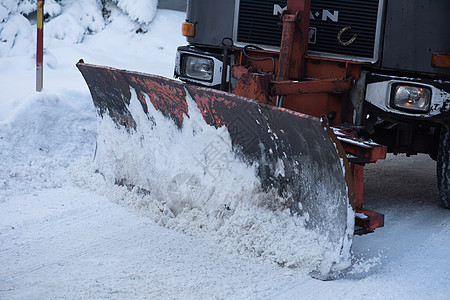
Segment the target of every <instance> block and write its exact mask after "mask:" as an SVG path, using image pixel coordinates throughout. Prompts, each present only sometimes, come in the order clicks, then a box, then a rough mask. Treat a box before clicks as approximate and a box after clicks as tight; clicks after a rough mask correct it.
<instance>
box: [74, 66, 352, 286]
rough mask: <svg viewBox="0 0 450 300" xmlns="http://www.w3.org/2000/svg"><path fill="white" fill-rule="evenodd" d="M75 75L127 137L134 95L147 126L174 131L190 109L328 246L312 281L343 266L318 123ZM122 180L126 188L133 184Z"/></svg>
mask: <svg viewBox="0 0 450 300" xmlns="http://www.w3.org/2000/svg"><path fill="white" fill-rule="evenodd" d="M77 67H78V69H79V70H80V71H81V73H82V75H83V77H84V79H85V80H86V82H87V85H88V87H89V90H90V92H91V95H92V98H93V101H94V104H95V107H96V109H97V114H98V117H99V118H100V119H101V118H104V117H105V116H109V117H110V118H111V119H112V120H113V121H114V123H115V125H116V126H117V128H122V129H125V130H126V131H127V132H130V133H132V132H133V131H135V130H136V126H138V125H137V124H138V122H137V121H136V119H135V116H134V115H133V113H132V111H131V110H130V108H129V106H130V101H131V99H132V96H133V95H135V97H137V99H138V100H139V102H140V105H141V107H142V110H143V111H144V112H145V114H146V115H147V116H148V118H147V120H148V122H150V123H151V122H152V118H153V116H152V115H151V112H152V111H155V110H156V111H158V112H160V113H162V114H163V115H164V116H165V117H166V118H167V119H170V120H173V122H174V123H175V124H176V126H177V127H178V128H179V129H180V130H181V129H182V128H183V121H184V120H185V119H186V118H190V114H192V109H193V108H192V107H191V106H196V107H195V109H198V111H199V112H200V113H201V116H202V118H203V120H204V122H206V124H208V125H209V126H212V127H215V128H226V130H227V132H228V133H229V136H230V138H231V142H232V149H233V151H234V153H235V155H236V156H237V157H239V158H240V159H241V160H242V161H243V162H245V163H247V164H248V165H256V166H257V175H258V177H259V179H260V183H261V187H262V188H263V189H264V190H265V191H276V193H277V194H278V196H279V197H281V198H283V199H285V200H286V201H285V202H284V205H285V206H286V208H288V209H290V211H291V213H292V214H293V215H300V216H302V217H304V219H305V226H306V227H307V228H308V229H311V230H316V231H318V232H319V233H320V234H321V235H322V236H324V237H326V238H327V239H328V240H329V241H330V242H331V244H332V245H333V246H332V247H333V248H334V249H332V250H333V251H332V252H333V253H337V254H336V255H334V256H333V255H332V256H330V257H329V258H327V259H324V262H323V264H321V266H318V268H317V270H316V271H315V272H314V274H315V275H314V276H315V277H318V278H320V279H329V278H330V276H332V273H333V270H334V269H336V264H338V263H339V261H341V260H343V257H344V259H346V258H348V256H349V252H350V246H351V242H352V235H353V222H354V214H353V210H352V208H351V205H350V204H349V200H348V195H347V186H346V181H345V177H344V176H345V174H344V173H345V171H344V168H343V164H342V161H341V159H340V158H339V156H338V153H337V150H336V147H335V144H334V143H333V142H332V140H331V139H330V138H329V136H328V135H327V133H326V130H325V129H324V127H323V126H322V125H321V122H320V120H319V119H317V118H314V117H311V116H308V115H304V114H300V113H297V112H293V111H290V110H287V109H283V108H276V107H273V106H268V105H264V104H262V103H260V102H258V101H255V100H252V99H248V98H244V97H240V96H236V95H233V94H230V93H226V92H222V91H218V90H213V89H208V88H203V87H197V86H192V85H188V84H185V83H182V82H179V81H175V80H170V79H167V78H163V77H159V76H155V75H148V74H143V73H138V72H131V71H126V70H118V69H114V68H110V67H102V66H94V65H90V64H85V63H83V62H82V61H80V62H79V63H78V64H77ZM189 102H191V103H189ZM150 106H151V107H150ZM149 108H151V109H149ZM98 146H99V147H100V146H101V145H98ZM137 146H138V145H136V147H137ZM179 155H185V154H184V153H180V154H179ZM100 171H101V172H102V171H105V172H106V171H107V170H100ZM148 176H152V175H151V174H148ZM116 179H117V180H123V178H116ZM127 180H128V183H129V184H132V185H139V184H140V183H139V182H132V181H130V180H129V179H127ZM274 201H275V199H274Z"/></svg>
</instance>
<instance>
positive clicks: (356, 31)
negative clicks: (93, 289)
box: [237, 0, 379, 60]
mask: <svg viewBox="0 0 450 300" xmlns="http://www.w3.org/2000/svg"><path fill="white" fill-rule="evenodd" d="M378 2H379V0H365V1H360V0H341V1H336V0H335V1H330V0H312V1H311V15H310V18H311V19H310V43H309V46H308V47H309V48H308V49H309V51H315V52H321V53H330V54H332V55H344V56H347V57H359V58H363V59H369V60H370V59H373V56H374V47H375V39H376V25H377V13H378ZM274 5H278V6H279V7H281V8H283V7H285V6H286V0H284V1H276V0H275V1H274V0H240V4H239V16H238V28H237V41H238V42H239V43H244V44H259V45H267V46H275V47H279V45H280V40H281V31H282V29H281V24H280V22H281V21H280V18H279V16H277V15H274V14H273V13H274ZM348 26H350V27H351V29H347V30H345V31H343V32H342V34H341V36H340V41H341V42H342V43H343V44H345V42H347V41H349V40H350V39H352V37H354V35H356V39H355V40H354V41H353V42H352V43H351V44H349V45H342V44H341V43H340V42H339V40H338V37H337V36H338V33H339V32H340V31H341V30H342V29H343V28H345V27H348ZM314 32H315V36H314V34H313V33H314Z"/></svg>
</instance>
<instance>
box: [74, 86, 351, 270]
mask: <svg viewBox="0 0 450 300" xmlns="http://www.w3.org/2000/svg"><path fill="white" fill-rule="evenodd" d="M132 95H133V96H132V99H131V102H130V106H129V109H130V112H131V114H132V116H133V119H134V120H135V122H136V132H134V130H130V132H128V130H127V129H125V128H123V127H119V128H118V127H117V125H116V124H115V123H114V122H113V120H112V119H111V118H110V117H109V116H108V115H107V114H105V115H104V116H103V118H100V119H99V121H98V128H97V132H98V138H97V149H96V156H95V164H93V165H90V166H89V170H90V172H91V175H89V174H86V173H85V172H81V170H80V169H82V168H85V167H86V166H84V167H83V166H79V167H78V168H76V170H75V171H73V172H72V174H74V175H77V174H80V173H81V174H83V175H82V177H77V176H76V177H77V178H78V179H76V181H79V184H80V185H82V186H85V185H86V184H87V185H89V186H91V188H92V189H95V190H98V188H99V186H103V188H102V189H103V190H104V192H105V191H106V193H107V194H108V195H109V196H110V197H113V198H115V201H117V202H118V203H122V204H125V205H127V206H130V207H133V208H135V209H138V210H139V211H141V212H142V213H143V214H145V215H147V216H149V217H150V218H152V219H153V220H154V221H155V222H157V223H158V224H160V225H162V226H165V227H167V228H171V229H176V230H178V231H181V232H184V233H187V234H190V235H193V236H201V237H204V238H206V239H208V240H210V241H211V242H212V243H214V244H218V245H220V246H221V247H223V248H224V249H225V250H226V251H227V252H229V253H239V254H243V255H245V256H248V257H256V258H258V259H261V260H263V261H267V262H272V263H276V264H278V265H281V266H286V267H298V268H300V269H304V270H306V271H308V272H309V271H312V270H315V269H317V268H319V266H320V269H319V273H320V274H321V275H322V276H326V275H327V274H328V273H329V271H330V269H331V267H332V266H333V265H334V264H335V263H336V262H338V261H339V260H340V255H341V253H340V251H341V248H340V246H339V245H338V246H336V245H335V244H334V243H332V242H331V241H330V240H328V239H327V238H326V236H324V235H323V234H321V233H318V232H316V231H313V230H307V229H306V228H305V226H304V224H305V223H304V221H305V220H304V219H303V218H301V217H299V216H297V215H295V216H292V215H291V213H290V210H289V208H288V206H287V205H286V203H287V199H284V198H282V197H280V196H278V193H277V192H276V191H275V190H273V191H271V192H269V193H267V192H266V191H264V190H263V189H262V188H261V184H260V179H259V177H258V176H257V168H258V166H257V165H248V164H247V163H245V162H243V161H241V160H240V159H239V158H238V157H236V154H235V152H234V151H233V149H232V142H231V138H230V136H229V133H228V131H227V129H226V128H225V127H221V128H218V129H216V128H214V127H212V126H209V125H207V124H206V123H205V121H204V120H203V117H202V116H201V113H200V111H199V109H198V108H197V106H196V104H195V102H194V101H193V100H192V99H189V98H188V105H189V118H187V117H186V118H185V119H184V121H183V130H181V131H180V130H179V129H178V127H177V126H176V125H175V123H174V122H173V120H171V119H168V118H166V117H164V116H163V115H162V113H161V112H160V111H157V110H155V109H154V108H153V106H152V105H149V113H148V115H146V114H145V113H144V112H143V110H142V107H141V104H140V102H139V100H138V99H137V96H136V94H135V93H134V91H133V90H132ZM145 96H147V95H145ZM147 103H151V101H150V100H149V99H147ZM97 170H99V171H98V172H99V173H101V174H102V175H101V176H100V175H98V174H94V172H95V171H97ZM102 176H103V177H104V178H105V180H106V184H107V185H106V186H105V182H103V183H102V182H101V181H102V178H101V177H102ZM86 177H90V178H92V182H94V184H89V182H86V180H85V179H84V178H86ZM94 178H95V180H94ZM115 183H118V184H119V185H124V186H123V187H120V186H117V185H114V184H115ZM351 216H353V215H351ZM305 217H307V216H305ZM351 228H353V227H351ZM341 242H342V241H341ZM345 251H347V252H349V251H350V249H349V247H348V248H346V249H345ZM344 256H345V255H344ZM345 258H346V259H349V254H348V253H347V255H346V256H345ZM341 267H342V266H341ZM346 267H348V264H347V265H346Z"/></svg>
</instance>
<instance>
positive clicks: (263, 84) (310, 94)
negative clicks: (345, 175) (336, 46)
mask: <svg viewBox="0 0 450 300" xmlns="http://www.w3.org/2000/svg"><path fill="white" fill-rule="evenodd" d="M309 11H310V0H300V1H296V0H288V1H287V9H286V10H285V11H284V12H283V15H282V21H283V33H282V38H281V46H280V52H274V51H266V50H261V49H252V48H247V49H245V50H243V49H242V48H236V49H234V50H235V51H234V54H235V66H234V67H233V71H232V74H233V77H234V78H236V79H237V83H236V86H235V87H234V91H233V93H234V94H237V95H240V96H244V97H248V98H252V99H256V100H258V101H261V102H263V103H267V104H271V105H276V104H277V103H278V104H279V102H277V98H278V99H279V98H280V97H282V99H283V101H282V106H283V107H285V108H288V109H291V110H294V111H297V112H301V113H305V114H308V115H312V116H316V117H321V116H324V115H325V116H327V118H328V120H329V123H330V125H331V126H339V125H341V124H343V123H344V124H352V119H351V118H350V116H346V115H345V114H342V111H345V110H347V111H353V107H352V104H351V101H345V99H344V96H345V93H346V92H347V91H349V90H350V88H351V86H352V84H353V83H354V82H355V80H357V79H358V78H359V75H360V71H361V65H362V64H361V63H358V62H354V61H346V60H339V59H330V58H322V57H311V56H307V55H306V53H307V46H308V34H307V33H308V31H309ZM295 41H301V42H300V43H299V42H295ZM244 51H245V53H244ZM263 58H266V60H261V59H263ZM272 61H273V62H272ZM338 140H339V141H340V142H341V144H342V146H343V148H344V150H345V152H346V153H347V154H350V155H352V156H357V157H359V158H363V159H364V161H365V162H375V161H377V160H378V159H384V158H385V157H386V147H384V146H381V145H378V144H374V143H368V142H366V143H364V142H361V141H359V140H358V139H356V138H355V137H354V136H352V134H351V133H349V132H345V131H341V132H339V134H338ZM351 173H352V176H351V179H350V181H352V182H349V181H348V183H349V186H350V187H353V188H354V191H352V195H354V199H351V201H352V202H353V201H354V205H355V210H356V212H357V213H361V214H357V217H356V224H357V225H359V226H361V227H363V228H364V229H365V230H366V232H371V231H373V230H374V229H375V228H377V227H382V226H383V225H384V216H383V215H382V214H380V213H377V212H373V211H369V210H367V209H364V208H363V206H362V203H363V175H364V165H363V164H355V163H352V164H351Z"/></svg>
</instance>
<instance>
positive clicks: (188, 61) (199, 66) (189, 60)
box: [181, 54, 214, 82]
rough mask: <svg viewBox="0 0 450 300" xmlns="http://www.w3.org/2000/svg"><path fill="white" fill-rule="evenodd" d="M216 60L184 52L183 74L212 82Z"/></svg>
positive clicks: (182, 59)
mask: <svg viewBox="0 0 450 300" xmlns="http://www.w3.org/2000/svg"><path fill="white" fill-rule="evenodd" d="M213 74H214V61H213V60H212V59H209V58H206V57H200V56H196V55H189V54H184V55H182V56H181V75H182V76H184V77H188V78H192V79H196V80H201V81H207V82H212V81H213Z"/></svg>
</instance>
